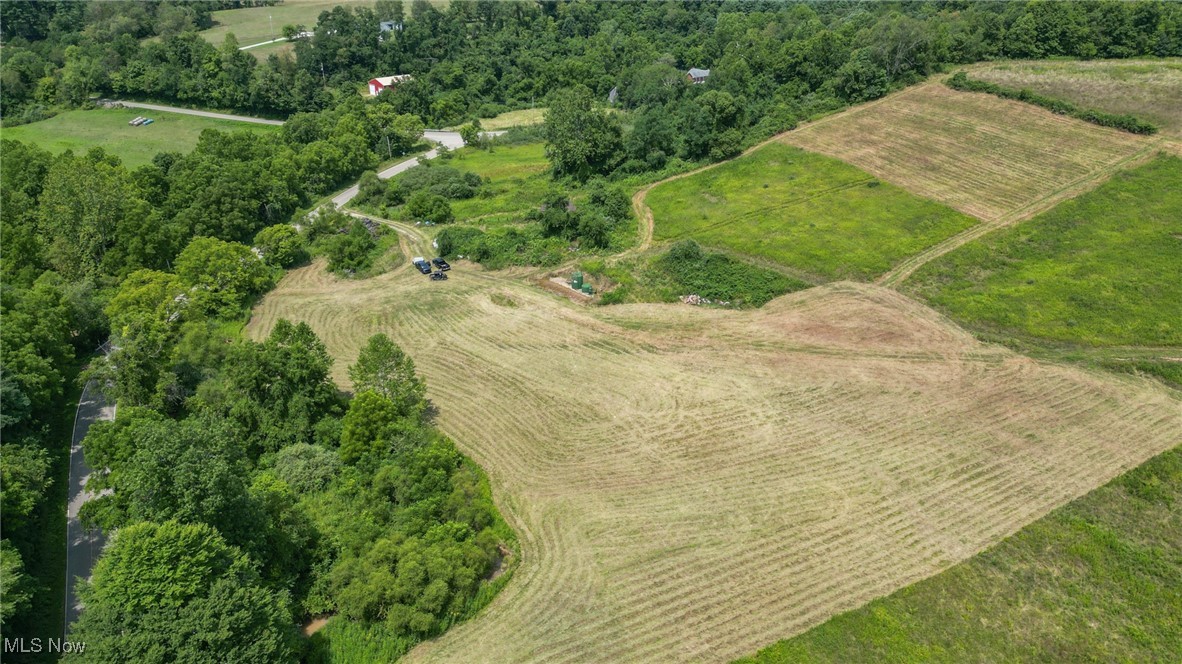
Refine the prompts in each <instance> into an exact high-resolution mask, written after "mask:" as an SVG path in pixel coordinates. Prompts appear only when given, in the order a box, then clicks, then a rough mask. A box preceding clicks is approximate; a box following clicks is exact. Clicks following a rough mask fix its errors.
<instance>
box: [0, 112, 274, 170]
mask: <svg viewBox="0 0 1182 664" xmlns="http://www.w3.org/2000/svg"><path fill="white" fill-rule="evenodd" d="M140 115H142V116H145V117H150V118H152V120H153V121H154V122H153V123H152V124H150V125H148V126H146V127H143V126H141V127H132V126H131V125H129V124H127V123H128V121H129V120H131V119H133V118H135V117H136V116H140ZM206 129H219V130H221V131H276V130H278V129H279V127H278V126H272V125H261V124H247V123H243V122H235V121H233V120H217V119H213V118H203V117H198V116H195V115H184V114H181V113H162V112H159V111H146V110H143V109H136V108H129V109H106V108H100V109H93V110H86V111H66V112H65V113H59V114H58V115H55V116H53V117H52V118H49V119H48V120H42V121H40V122H34V123H32V124H26V125H20V126H17V127H6V128H3V129H0V136H2V137H4V138H10V139H13V140H18V141H25V142H27V143H35V144H37V145H40V146H41V147H43V148H45V149H46V150H49V151H50V152H54V153H57V152H64V151H66V150H73V151H74V152H75V153H83V152H86V151H87V150H89V149H91V148H94V147H101V148H103V149H104V150H106V151H107V152H109V153H110V154H113V155H116V156H118V157H119V158H120V159H122V160H123V163H124V164H125V165H126V166H127V167H128V168H135V167H137V166H142V165H144V164H147V163H149V162H151V161H152V157H154V156H156V154H157V153H159V152H167V151H170V150H176V151H180V152H189V151H190V150H192V149H193V146H195V145H197V137H198V136H200V135H201V132H202V131H204V130H206Z"/></svg>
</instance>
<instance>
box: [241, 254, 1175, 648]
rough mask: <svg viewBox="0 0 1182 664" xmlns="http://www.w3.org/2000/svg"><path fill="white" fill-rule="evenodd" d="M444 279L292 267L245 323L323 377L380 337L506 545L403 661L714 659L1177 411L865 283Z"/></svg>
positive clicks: (1002, 518) (931, 562)
mask: <svg viewBox="0 0 1182 664" xmlns="http://www.w3.org/2000/svg"><path fill="white" fill-rule="evenodd" d="M450 274H451V279H450V280H449V281H448V282H446V283H442V284H440V283H432V282H429V281H427V280H425V279H422V278H421V277H420V276H419V275H417V274H414V273H412V272H411V271H409V270H406V269H400V270H398V271H396V272H393V273H390V274H387V275H384V276H382V277H378V278H374V279H370V280H367V281H359V282H346V281H340V280H336V279H334V278H332V277H331V276H329V275H327V274H326V273H325V272H324V270H323V266H322V265H319V264H316V265H313V266H310V267H306V268H303V269H300V270H296V271H294V272H292V273H291V274H289V276H288V277H287V278H285V279H284V281H283V282H282V283H281V284H280V285H279V287H278V288H277V289H276V290H275V291H274V292H272V293H271V294H270V295H268V296H267V297H266V298H265V299H264V301H263V302H262V303H261V304H260V305H259V307H258V308H257V309H256V311H255V315H254V317H253V320H252V321H251V323H250V325H249V327H248V331H249V333H250V334H251V336H253V337H255V338H259V337H261V336H263V335H265V334H266V333H267V332H268V331H269V329H270V328H271V326H272V325H273V324H274V322H275V321H276V320H277V319H278V318H280V317H285V318H289V319H291V320H302V321H306V322H308V323H309V324H310V325H312V327H313V328H314V329H315V331H316V332H317V334H319V335H320V336H321V338H322V339H324V341H325V343H326V344H327V345H328V348H329V350H330V351H331V352H332V353H333V355H334V357H335V358H336V359H337V364H336V366H335V376H336V378H337V379H338V381H341V382H342V383H343V382H344V381H345V369H346V366H347V365H348V363H349V362H351V361H352V360H353V359H354V358H355V357H356V354H357V352H358V348H359V347H360V346H361V344H362V343H363V342H364V341H365V339H366V338H367V337H368V336H369V335H370V334H372V333H375V332H378V331H383V332H387V333H389V334H390V335H391V336H392V337H393V338H394V339H395V340H396V341H397V342H398V343H399V344H401V345H402V346H403V347H404V348H405V349H406V350H407V351H408V352H409V353H411V354H412V355H413V357H414V359H415V362H416V364H417V365H418V367H419V370H420V371H421V372H422V373H423V374H424V375H425V376H426V378H427V381H428V386H429V396H430V398H431V399H432V400H433V401H434V402H435V403H436V404H437V405H438V406H439V408H440V412H441V415H440V420H439V424H440V425H441V427H442V428H443V429H444V430H445V431H446V432H448V433H449V434H450V435H452V436H453V437H454V438H455V439H456V442H457V444H458V445H459V447H460V448H461V449H462V450H463V451H464V452H465V453H466V454H469V455H470V456H472V457H473V458H474V459H475V460H476V461H477V462H478V463H480V464H481V465H482V466H483V467H484V468H485V470H486V471H487V472H488V474H489V477H490V479H491V481H492V484H493V488H494V494H495V497H496V499H497V502H498V505H499V507H500V508H501V509H502V511H503V513H504V514H505V515H506V518H507V519H508V520H509V521H510V523H511V524H512V525H513V526H514V528H516V529H517V531H518V533H519V536H520V543H521V548H522V551H521V553H522V559H521V565H520V567H519V568H518V569H517V571H516V572H515V576H514V578H513V579H512V581H511V582H510V583H509V584H508V586H507V587H506V588H505V590H504V591H502V593H501V594H500V595H499V596H498V597H497V598H496V599H495V600H494V602H493V604H492V605H490V606H489V607H488V608H487V609H486V610H485V611H484V612H483V613H482V614H481V615H479V616H478V617H477V618H475V619H473V620H472V621H470V622H468V623H465V624H462V625H459V626H456V627H453V628H452V629H451V630H450V631H449V632H447V633H446V634H445V635H443V636H442V637H441V638H440V639H438V640H437V641H433V642H430V643H426V644H423V645H422V646H420V647H419V648H417V649H416V650H415V651H412V653H411V654H410V655H409V659H410V660H412V661H456V662H531V661H536V662H567V661H611V662H618V661H630V662H633V661H659V662H668V661H709V662H715V661H726V660H729V659H733V658H735V657H739V656H742V655H745V654H748V653H750V652H753V651H755V650H756V649H758V648H760V647H762V646H764V645H766V644H768V643H771V642H773V641H775V640H777V639H780V638H784V637H787V636H791V635H793V634H796V633H799V632H801V631H803V630H805V629H807V628H808V627H810V626H812V625H815V624H818V623H820V622H822V621H823V620H825V619H826V618H827V617H829V616H831V615H833V614H834V613H836V612H840V611H843V610H848V609H852V608H855V607H858V606H860V605H862V604H863V603H865V602H867V601H868V600H870V599H873V598H875V597H879V596H882V595H885V594H888V593H890V592H892V591H894V590H896V589H898V588H900V587H902V586H904V585H906V584H909V583H911V582H914V581H916V580H918V579H921V578H924V577H926V576H929V575H931V574H933V573H935V572H937V571H939V570H941V569H943V568H945V567H947V566H949V565H951V564H953V563H955V562H958V561H961V560H964V559H966V558H967V557H969V556H971V555H973V554H975V553H976V552H978V551H980V550H982V549H983V548H985V547H987V546H989V545H990V544H992V543H995V542H997V541H998V540H1000V539H1001V538H1002V537H1004V536H1006V535H1008V534H1010V533H1013V532H1014V531H1016V530H1018V529H1019V528H1020V527H1022V526H1023V525H1025V524H1026V523H1029V522H1030V521H1033V520H1035V519H1037V518H1039V517H1040V516H1042V515H1044V514H1046V513H1047V512H1048V511H1049V510H1051V509H1052V508H1054V507H1056V506H1058V505H1061V504H1063V503H1065V502H1067V501H1068V500H1070V499H1072V498H1074V497H1076V496H1079V495H1081V494H1083V493H1085V492H1087V491H1088V490H1090V489H1092V488H1093V487H1095V486H1097V485H1099V484H1102V483H1103V482H1105V481H1106V480H1108V479H1109V478H1111V477H1113V476H1114V475H1115V474H1117V473H1118V472H1120V471H1121V470H1123V469H1127V468H1131V467H1132V466H1135V465H1137V464H1139V463H1141V462H1142V461H1143V460H1145V459H1146V458H1148V457H1149V456H1151V455H1153V454H1155V453H1157V452H1160V451H1162V450H1164V449H1166V448H1168V447H1170V446H1172V445H1175V444H1177V442H1178V434H1177V432H1178V430H1179V426H1180V425H1182V408H1180V407H1179V401H1178V400H1177V397H1175V396H1173V395H1171V394H1169V393H1168V391H1167V390H1165V389H1164V388H1161V387H1159V386H1157V385H1156V384H1154V383H1151V382H1149V381H1144V380H1139V379H1134V378H1127V379H1126V378H1114V377H1111V376H1108V375H1104V374H1100V373H1089V372H1083V371H1080V370H1077V369H1073V368H1069V367H1062V366H1055V365H1046V364H1040V363H1037V362H1035V361H1033V360H1030V359H1028V358H1024V357H1022V356H1019V355H1016V354H1013V353H1011V352H1009V351H1006V350H1004V349H1001V348H997V347H988V346H984V345H982V344H980V343H978V342H977V341H975V340H974V339H973V338H972V337H971V336H970V335H969V334H968V333H966V332H964V331H962V330H960V329H958V328H956V327H953V326H951V325H950V324H948V323H947V322H946V321H945V319H943V318H942V317H940V316H939V315H937V314H936V313H934V312H933V311H932V310H930V309H927V308H924V307H922V306H920V305H918V304H916V303H915V302H913V301H911V300H908V299H906V298H905V297H903V296H901V295H899V294H897V293H895V292H893V291H890V290H886V289H882V288H879V287H875V286H870V285H858V284H851V283H837V284H830V285H827V286H820V287H816V288H813V289H809V290H807V291H802V292H799V293H795V294H792V295H789V296H786V297H783V298H780V299H777V300H774V301H772V302H771V303H769V304H768V305H766V306H765V307H764V308H763V309H760V310H753V311H741V312H735V311H721V310H709V309H701V308H696V307H687V306H682V305H622V306H618V307H610V308H588V307H584V306H579V305H576V304H574V303H571V302H569V301H567V300H565V299H563V298H559V297H558V296H555V295H552V294H550V293H547V292H544V291H542V290H540V289H537V288H535V287H532V286H529V285H526V283H525V282H524V280H523V279H521V275H507V276H506V275H504V274H503V273H496V274H490V273H484V272H480V271H478V270H477V269H475V268H473V267H472V266H470V265H466V264H462V263H460V264H456V266H455V269H453V270H452V272H451V273H450ZM506 298H508V301H512V302H513V303H514V306H511V307H510V306H504V305H503V302H505V301H506Z"/></svg>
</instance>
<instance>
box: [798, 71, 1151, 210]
mask: <svg viewBox="0 0 1182 664" xmlns="http://www.w3.org/2000/svg"><path fill="white" fill-rule="evenodd" d="M783 140H784V141H785V142H787V143H790V144H792V145H797V146H800V147H802V148H805V149H807V150H813V151H815V152H821V153H823V154H827V155H830V156H833V157H837V158H839V159H842V160H844V161H847V162H849V163H851V164H853V165H855V166H858V167H859V168H862V169H863V170H866V171H869V172H870V173H873V174H874V175H876V176H878V177H880V178H882V179H883V180H886V181H887V182H890V183H892V184H896V185H899V186H901V187H903V188H905V189H908V190H910V191H912V192H913V193H916V194H919V195H921V196H926V197H928V198H932V199H934V200H937V201H939V202H941V203H944V204H946V205H949V206H950V207H953V208H955V209H957V210H960V211H961V212H964V213H966V214H971V215H973V216H975V217H978V218H980V219H982V220H984V221H992V220H996V219H999V218H1001V217H1003V216H1005V215H1007V214H1011V213H1014V212H1016V211H1019V210H1024V209H1029V208H1031V207H1032V206H1036V205H1037V204H1038V203H1039V201H1041V200H1044V199H1048V198H1051V197H1053V196H1054V194H1055V193H1056V192H1058V191H1060V190H1063V189H1065V188H1071V187H1075V186H1077V184H1078V183H1079V182H1081V181H1086V180H1088V178H1089V177H1090V176H1092V175H1094V174H1096V173H1098V172H1101V171H1103V170H1104V169H1105V168H1106V167H1109V166H1111V165H1113V164H1115V163H1117V162H1119V161H1121V160H1122V159H1125V158H1128V157H1129V156H1130V155H1132V154H1134V153H1136V152H1138V151H1139V150H1142V149H1143V148H1144V147H1145V146H1146V145H1148V144H1149V143H1150V142H1151V139H1147V138H1145V137H1139V136H1134V135H1132V134H1128V133H1125V132H1122V131H1117V130H1115V129H1107V128H1103V127H1097V126H1095V125H1090V124H1087V123H1085V122H1082V121H1080V120H1074V119H1071V118H1067V117H1063V116H1058V115H1055V114H1053V113H1051V112H1049V111H1046V110H1043V109H1041V108H1039V107H1037V106H1034V105H1031V104H1025V103H1022V102H1018V101H1010V100H1004V99H999V98H997V97H995V96H993V95H988V94H978V93H968V92H957V91H955V90H952V89H949V88H947V87H945V86H944V85H943V84H942V83H939V82H937V81H932V82H929V83H925V84H922V85H918V86H915V87H912V88H909V89H907V90H904V91H903V92H900V93H897V94H894V95H891V96H890V97H887V98H885V99H883V100H881V101H879V102H876V103H871V104H864V105H862V106H858V107H855V108H853V109H851V110H849V111H846V112H844V113H840V114H838V115H835V116H831V117H829V118H826V119H824V120H821V121H819V122H816V123H813V124H811V125H806V126H804V127H802V128H800V129H798V130H796V131H793V132H789V133H787V134H784V136H783Z"/></svg>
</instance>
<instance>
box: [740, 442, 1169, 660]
mask: <svg viewBox="0 0 1182 664" xmlns="http://www.w3.org/2000/svg"><path fill="white" fill-rule="evenodd" d="M1180 506H1182V447H1177V448H1174V449H1173V450H1171V451H1169V452H1166V453H1164V454H1162V455H1160V456H1158V457H1156V458H1154V459H1152V460H1150V461H1149V462H1148V463H1146V464H1144V465H1142V466H1139V467H1137V468H1135V469H1133V470H1131V471H1129V472H1128V473H1126V474H1124V475H1122V476H1121V477H1118V478H1117V479H1115V480H1113V481H1111V482H1109V483H1108V484H1107V485H1105V486H1103V487H1101V488H1099V489H1096V490H1095V491H1093V492H1092V493H1090V494H1088V495H1087V496H1084V497H1083V498H1080V499H1078V500H1075V501H1072V502H1071V503H1069V504H1067V505H1065V506H1064V507H1061V508H1059V509H1057V510H1055V511H1054V512H1052V513H1051V514H1049V515H1047V516H1046V517H1043V518H1042V519H1039V520H1038V521H1035V522H1034V523H1032V524H1030V525H1028V526H1026V527H1025V528H1023V529H1022V530H1020V531H1018V533H1017V534H1016V535H1014V536H1013V537H1010V538H1009V539H1007V540H1005V541H1004V542H1002V543H1001V544H999V545H997V546H996V547H994V548H992V549H989V550H988V551H985V552H983V553H981V554H979V555H977V556H974V557H973V558H972V559H970V560H968V561H966V562H964V563H961V564H960V565H957V566H955V567H952V568H951V569H948V570H946V571H944V572H941V573H940V574H937V575H936V576H934V577H931V578H929V579H924V580H923V581H920V582H919V583H916V584H914V585H912V586H908V587H907V588H904V589H902V590H900V591H899V592H897V593H895V594H893V595H891V596H890V597H885V598H882V599H878V600H875V601H873V602H871V603H869V604H867V605H866V606H864V607H862V608H860V609H857V610H855V611H851V612H849V613H845V614H842V615H840V616H837V617H835V618H833V619H831V620H829V621H828V622H826V623H824V624H823V625H820V626H818V627H815V628H813V629H811V630H809V631H808V632H806V633H804V634H801V635H799V636H797V637H795V638H792V639H788V640H786V641H782V642H780V643H778V644H776V645H775V646H772V647H769V648H767V649H765V650H763V651H760V652H759V653H758V654H757V655H755V656H754V657H752V658H750V659H745V660H743V661H742V664H796V663H797V662H818V663H819V662H832V663H833V664H857V663H861V662H865V663H866V664H878V663H879V662H1176V661H1178V654H1179V653H1182V555H1179V554H1180V552H1182V509H1179V507H1180Z"/></svg>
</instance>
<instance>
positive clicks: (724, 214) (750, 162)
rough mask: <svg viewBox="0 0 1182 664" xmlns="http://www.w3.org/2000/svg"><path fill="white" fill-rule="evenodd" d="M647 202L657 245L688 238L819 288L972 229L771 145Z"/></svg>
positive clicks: (827, 163)
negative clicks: (815, 280)
mask: <svg viewBox="0 0 1182 664" xmlns="http://www.w3.org/2000/svg"><path fill="white" fill-rule="evenodd" d="M646 202H647V203H648V205H649V207H650V208H651V209H652V213H653V219H654V222H655V230H654V237H655V239H657V240H681V239H687V238H692V239H694V240H697V241H698V242H701V243H702V244H704V245H707V246H712V247H718V248H723V249H728V250H730V251H733V252H737V253H739V254H745V255H749V256H753V257H758V258H763V259H767V260H771V261H774V262H776V263H779V264H781V265H783V266H785V267H788V268H790V269H793V270H796V271H799V272H801V273H805V274H808V275H813V276H815V277H820V278H823V279H861V280H867V279H870V278H872V277H874V276H877V275H879V274H882V273H883V272H886V271H887V270H889V269H890V268H891V267H892V266H893V265H895V264H896V263H898V262H899V261H901V260H902V259H904V258H906V257H907V256H910V255H912V254H915V253H918V252H920V251H922V250H924V249H926V248H928V247H930V246H932V245H934V244H936V243H938V242H940V241H941V240H944V239H946V238H948V237H950V236H952V235H955V234H956V233H958V232H960V231H962V230H964V229H965V228H968V227H969V226H972V225H973V224H974V223H976V221H975V220H974V219H972V218H971V217H968V216H966V215H964V214H961V213H959V212H956V211H955V210H952V209H950V208H947V207H944V206H943V205H939V204H938V203H934V202H932V201H929V200H927V199H924V198H920V197H918V196H914V195H912V194H910V193H907V192H906V191H904V190H902V189H900V188H898V187H895V186H893V185H890V184H887V183H885V182H882V181H880V180H878V179H876V178H874V177H873V176H871V175H869V174H867V173H865V172H863V171H861V170H859V169H857V168H854V167H853V166H850V165H848V164H846V163H844V162H841V161H839V160H837V159H832V158H830V157H825V156H822V155H818V154H813V153H810V152H805V151H803V150H800V149H798V148H794V147H790V146H787V145H783V144H780V143H772V144H770V145H768V146H766V147H764V148H761V149H760V150H757V151H756V152H754V153H752V154H750V155H747V156H744V157H741V158H739V159H736V160H734V161H731V162H728V163H725V164H723V165H721V166H718V167H715V168H711V169H708V170H705V171H702V172H700V173H697V174H695V175H691V176H688V177H684V178H681V179H679V180H673V181H671V182H668V183H665V184H662V185H659V186H657V187H655V188H654V189H653V190H652V191H651V192H649V195H648V198H647V201H646Z"/></svg>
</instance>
